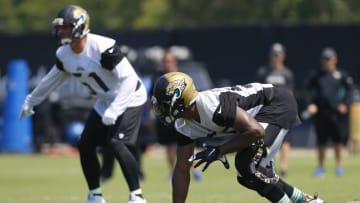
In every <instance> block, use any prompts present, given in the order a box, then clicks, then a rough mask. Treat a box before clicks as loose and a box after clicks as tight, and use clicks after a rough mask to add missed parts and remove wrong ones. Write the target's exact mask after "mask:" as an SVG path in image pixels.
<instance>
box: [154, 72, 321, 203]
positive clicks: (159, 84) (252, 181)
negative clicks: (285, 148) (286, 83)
mask: <svg viewBox="0 0 360 203" xmlns="http://www.w3.org/2000/svg"><path fill="white" fill-rule="evenodd" d="M152 103H153V105H154V111H155V114H156V115H157V117H158V118H159V119H161V120H163V122H164V123H167V124H170V125H172V124H173V125H175V128H176V130H177V131H178V135H177V143H178V144H177V145H178V146H177V161H176V165H175V169H174V174H173V179H172V189H173V191H172V198H173V200H172V202H173V203H184V202H185V200H186V196H187V194H188V189H189V183H190V175H189V170H190V168H191V166H192V162H193V161H197V162H196V163H195V165H194V167H198V166H200V165H201V164H205V166H204V167H203V171H205V170H206V169H207V167H208V166H209V165H210V164H211V163H212V162H214V161H216V160H220V161H221V162H222V163H223V164H224V166H225V167H226V168H229V164H228V162H227V160H226V157H225V155H226V154H228V153H232V152H236V156H235V167H236V169H237V172H238V174H237V180H238V182H239V183H240V184H241V185H243V186H245V187H247V188H248V189H251V190H254V191H256V192H257V193H258V194H260V195H261V196H263V197H265V198H266V199H267V200H269V201H270V202H274V203H322V202H324V201H323V200H321V199H319V198H318V197H317V195H315V196H311V195H308V194H306V193H304V192H302V191H301V190H299V189H298V188H296V187H294V186H291V185H289V184H287V183H285V182H284V181H283V180H282V179H281V178H279V176H278V175H277V174H276V173H275V170H274V163H273V158H274V156H275V153H276V152H277V151H278V150H279V148H280V145H281V143H282V141H283V139H284V137H285V135H286V133H287V131H288V129H290V128H293V127H295V126H297V125H299V124H300V120H299V118H298V115H297V104H296V101H295V99H294V97H293V96H292V95H291V94H290V93H289V91H288V90H286V89H284V88H277V87H274V86H273V85H271V84H260V83H251V84H247V85H237V86H234V87H224V88H215V89H210V90H206V91H201V92H198V91H197V90H196V88H195V85H194V83H193V81H192V79H191V78H190V77H189V76H188V75H186V74H184V73H181V72H171V73H167V74H164V75H163V76H162V77H160V78H159V79H158V80H157V81H156V83H155V86H154V89H153V96H152ZM204 138H207V139H209V141H208V142H209V143H212V145H209V144H208V145H207V146H206V148H205V149H204V150H203V151H201V152H198V153H196V154H194V147H195V142H194V141H195V140H197V139H204ZM219 138H225V139H222V141H221V142H213V141H212V140H213V139H219ZM264 139H269V140H266V142H264ZM217 143H219V144H217ZM264 143H272V144H270V145H269V146H265V145H264Z"/></svg>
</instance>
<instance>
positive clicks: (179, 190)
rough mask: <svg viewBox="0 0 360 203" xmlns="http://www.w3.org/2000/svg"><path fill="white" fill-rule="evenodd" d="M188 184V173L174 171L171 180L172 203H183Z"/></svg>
mask: <svg viewBox="0 0 360 203" xmlns="http://www.w3.org/2000/svg"><path fill="white" fill-rule="evenodd" d="M189 184H190V172H189V171H187V172H184V171H179V170H176V169H175V170H174V173H173V178H172V190H173V191H172V199H173V201H172V202H173V203H185V200H186V197H187V193H188V189H189Z"/></svg>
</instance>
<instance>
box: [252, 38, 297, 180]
mask: <svg viewBox="0 0 360 203" xmlns="http://www.w3.org/2000/svg"><path fill="white" fill-rule="evenodd" d="M285 59H286V49H285V47H284V46H283V45H282V44H281V43H278V42H276V43H274V44H273V45H272V46H271V48H270V51H269V64H268V65H266V66H261V67H260V68H259V69H258V71H257V77H258V81H259V82H261V83H269V84H273V85H275V86H280V87H285V88H287V89H288V90H289V91H290V92H291V93H292V94H294V76H293V73H292V71H291V70H290V69H289V68H288V67H287V66H286V65H285ZM291 136H292V133H291V132H289V133H288V134H287V135H286V137H285V139H284V141H283V143H282V145H281V149H280V175H281V176H283V177H285V176H286V175H287V171H288V165H289V164H288V159H289V152H290V148H291V145H290V141H291ZM267 142H268V140H267V139H265V144H266V145H268V143H267Z"/></svg>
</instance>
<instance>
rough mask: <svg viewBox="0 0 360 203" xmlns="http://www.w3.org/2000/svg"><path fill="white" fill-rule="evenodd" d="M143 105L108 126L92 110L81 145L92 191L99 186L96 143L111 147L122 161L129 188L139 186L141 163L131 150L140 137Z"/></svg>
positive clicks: (130, 109) (83, 163)
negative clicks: (139, 167)
mask: <svg viewBox="0 0 360 203" xmlns="http://www.w3.org/2000/svg"><path fill="white" fill-rule="evenodd" d="M142 111H143V106H140V107H132V108H128V109H127V110H126V111H125V112H124V113H123V114H122V115H120V116H119V117H118V119H117V120H116V123H115V125H110V126H106V125H104V124H103V123H102V121H101V117H100V116H99V115H98V113H97V112H96V111H95V110H92V111H91V113H90V115H89V118H88V120H87V122H86V125H85V128H84V131H83V132H82V135H81V138H80V141H79V143H78V148H79V152H80V161H81V167H82V170H83V173H84V176H85V179H86V182H87V184H88V188H89V190H92V189H96V188H98V187H100V183H99V182H100V181H99V178H100V164H99V160H98V157H97V151H96V148H97V146H103V147H108V148H110V149H111V151H112V152H113V154H114V156H115V158H116V159H117V161H118V162H119V164H120V167H121V170H122V173H123V175H124V178H125V180H126V182H127V184H128V187H129V190H130V191H133V190H136V189H138V188H140V184H139V177H138V170H139V169H138V162H137V161H136V159H135V157H134V154H133V153H132V152H131V151H132V150H133V148H134V147H135V142H136V139H137V136H138V132H139V127H140V122H141V114H142Z"/></svg>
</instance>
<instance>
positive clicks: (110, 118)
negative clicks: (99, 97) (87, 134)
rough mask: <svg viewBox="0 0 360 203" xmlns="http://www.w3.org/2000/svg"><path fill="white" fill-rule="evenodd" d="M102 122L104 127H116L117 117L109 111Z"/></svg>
mask: <svg viewBox="0 0 360 203" xmlns="http://www.w3.org/2000/svg"><path fill="white" fill-rule="evenodd" d="M102 122H103V124H104V125H114V124H115V122H116V116H114V115H113V114H111V113H109V112H108V111H105V113H104V115H103V117H102Z"/></svg>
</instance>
